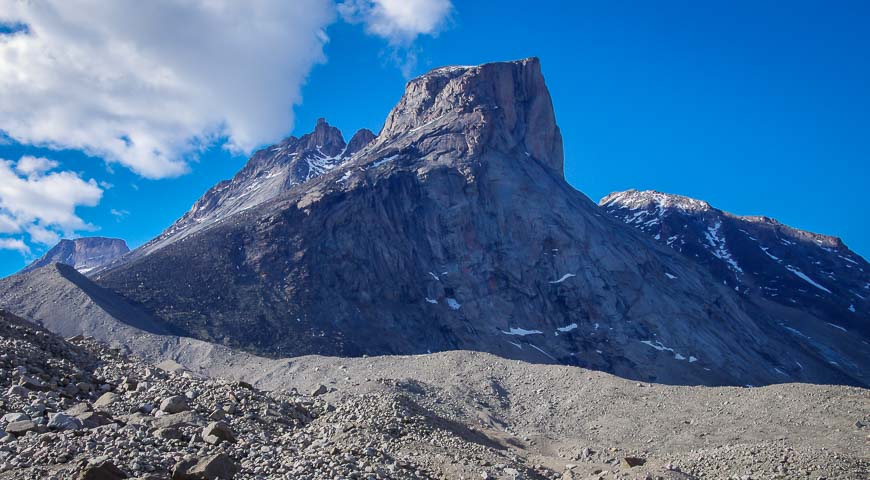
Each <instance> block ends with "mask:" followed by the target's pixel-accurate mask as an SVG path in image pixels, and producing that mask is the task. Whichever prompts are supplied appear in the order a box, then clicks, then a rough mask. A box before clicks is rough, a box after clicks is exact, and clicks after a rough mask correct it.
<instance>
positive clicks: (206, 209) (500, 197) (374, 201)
mask: <svg viewBox="0 0 870 480" xmlns="http://www.w3.org/2000/svg"><path fill="white" fill-rule="evenodd" d="M360 135H363V137H361V138H362V140H360V141H359V142H357V144H359V145H361V148H349V147H348V145H345V144H344V142H343V140H341V135H340V133H339V132H337V130H334V129H332V128H331V127H329V126H328V125H327V124H326V122H318V125H317V127H316V128H315V131H314V132H312V133H311V134H309V135H305V136H303V137H301V138H300V139H292V138H291V139H288V141H285V142H284V143H282V144H279V145H278V146H274V147H269V148H267V149H264V150H262V151H260V152H257V153H256V154H255V155H254V156H253V157H252V158H251V161H250V162H249V163H248V165H247V166H246V167H245V168H244V169H243V170H242V171H241V172H240V173H239V174H238V175H236V177H235V178H233V179H232V180H230V181H227V182H222V183H221V184H218V185H217V186H216V187H214V188H213V189H212V190H210V191H209V192H208V193H207V194H206V195H205V196H204V197H203V198H202V199H201V200H200V201H198V202H197V204H196V205H195V206H194V207H193V209H192V210H191V212H189V213H188V214H186V215H185V216H184V217H182V218H181V219H180V220H179V221H178V222H176V224H174V225H173V226H172V227H170V228H169V229H167V230H166V232H164V234H163V235H161V236H160V237H158V238H157V239H155V240H154V241H152V242H150V243H148V244H146V245H145V246H144V247H142V248H140V249H138V250H136V251H134V252H133V253H132V254H130V255H127V256H125V257H123V258H122V259H119V260H118V261H116V262H114V263H113V264H111V265H109V266H107V267H104V268H103V269H101V270H100V271H98V272H96V273H95V274H94V275H93V279H94V280H95V281H96V282H97V283H98V284H99V285H100V286H102V287H104V288H105V289H107V290H109V291H112V292H113V293H114V294H116V295H118V296H120V297H123V298H125V299H126V301H128V302H129V303H130V304H132V305H136V307H137V308H141V309H143V311H146V312H147V313H148V314H149V315H151V316H153V318H155V319H157V320H158V321H159V322H161V323H162V324H163V325H165V326H166V328H167V329H171V330H172V331H174V332H178V333H180V334H183V335H188V336H192V337H195V338H198V339H202V340H206V341H211V342H217V343H219V344H224V345H228V346H232V347H238V348H242V349H245V350H247V351H250V352H255V353H260V354H265V355H269V356H276V357H277V356H290V355H302V354H324V355H342V356H361V355H373V354H416V353H426V352H429V351H443V350H454V349H469V350H479V351H486V352H491V353H495V354H497V355H500V356H504V357H509V358H518V359H524V360H528V361H533V362H543V363H564V364H572V365H580V366H586V367H590V368H594V369H598V370H605V371H609V372H613V373H616V374H618V375H621V376H624V377H628V378H635V379H643V380H650V381H659V382H665V383H689V384H738V385H743V384H767V383H777V382H788V381H813V382H830V383H848V384H864V383H866V379H865V378H864V376H863V375H864V372H865V371H866V367H867V359H868V357H870V356H868V355H867V354H866V344H862V342H863V341H864V340H863V338H862V337H860V336H856V335H854V334H853V333H852V332H848V333H847V332H843V331H840V330H838V329H833V328H831V329H830V330H832V331H831V332H823V333H822V334H819V336H818V337H817V338H815V339H813V340H814V341H815V342H825V343H824V345H825V348H819V347H817V346H815V345H814V344H813V345H808V344H807V342H806V341H805V340H804V339H802V338H798V337H796V336H794V335H790V334H789V333H788V332H789V331H790V330H789V329H794V330H800V328H803V326H802V324H801V323H800V322H801V321H802V320H803V317H800V316H795V317H785V318H784V317H783V316H782V315H780V314H779V313H780V312H776V311H773V310H771V308H770V306H769V305H767V304H759V303H758V302H756V301H754V299H753V298H748V297H747V296H746V295H745V294H743V293H741V292H737V291H735V290H734V289H733V287H732V286H730V285H724V284H723V283H722V282H721V280H720V279H718V278H716V277H715V276H714V275H712V274H711V273H710V271H709V269H708V268H707V267H706V266H705V265H702V264H699V263H698V262H697V261H696V260H695V259H693V258H689V257H686V256H685V255H682V254H680V253H679V252H677V251H674V250H672V249H669V248H667V247H666V246H664V245H659V244H658V243H656V242H654V241H653V240H652V239H650V238H649V237H648V236H646V235H644V234H642V233H641V232H638V231H636V230H635V229H634V228H631V227H629V226H627V225H625V224H624V223H623V222H621V221H617V220H615V219H613V218H611V217H610V216H609V215H607V213H606V212H604V211H603V210H602V209H601V208H599V207H598V206H597V205H596V204H595V203H593V202H592V201H590V200H589V199H588V198H587V197H585V196H584V195H583V194H582V193H580V192H578V191H576V190H575V189H573V188H572V187H571V186H570V185H569V184H568V183H567V182H566V181H565V178H564V176H563V172H562V170H563V161H564V160H563V151H562V139H561V135H560V131H559V128H558V126H557V125H556V120H555V114H554V111H553V106H552V101H551V98H550V95H549V92H548V90H547V87H546V84H545V82H544V78H543V76H542V74H541V69H540V64H539V62H538V60H537V59H534V58H532V59H526V60H521V61H516V62H503V63H492V64H485V65H481V66H473V67H446V68H439V69H435V70H433V71H431V72H429V73H428V74H426V75H423V76H421V77H419V78H416V79H414V80H412V81H410V82H409V83H408V84H407V86H406V89H405V93H404V95H403V97H402V99H401V100H400V101H399V103H398V104H397V105H396V106H395V107H394V108H393V110H392V111H391V112H390V113H389V115H388V117H387V119H386V121H385V124H384V127H383V129H382V130H381V132H380V133H379V135H378V136H377V137H376V138H367V137H370V135H366V134H360ZM353 144H354V140H352V141H351V142H350V145H353ZM282 145H283V146H285V147H287V148H285V149H284V150H282V149H281V148H282ZM288 151H292V152H291V153H295V154H296V155H292V154H291V153H285V152H288ZM342 151H344V153H342ZM300 159H305V161H304V163H300V162H301V160H300ZM792 321H794V322H796V323H795V324H792V323H791V322H792ZM799 327H800V328H799Z"/></svg>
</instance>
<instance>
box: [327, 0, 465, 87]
mask: <svg viewBox="0 0 870 480" xmlns="http://www.w3.org/2000/svg"><path fill="white" fill-rule="evenodd" d="M338 11H339V13H340V14H341V16H342V18H344V19H345V21H347V22H350V23H362V24H363V25H364V26H365V30H366V32H367V33H369V34H371V35H376V36H378V37H381V38H383V39H385V40H386V41H387V42H388V43H389V45H390V46H391V47H392V48H393V58H394V60H396V62H397V63H398V64H399V66H400V67H401V68H402V72H403V73H404V74H405V76H406V77H407V76H409V74H410V72H411V70H413V68H414V67H415V66H416V63H417V51H416V49H415V48H414V46H413V43H414V41H415V40H416V39H417V38H418V37H419V36H421V35H437V34H438V32H439V31H440V30H441V28H442V27H443V26H444V23H445V22H446V21H447V19H448V18H449V16H450V13H451V12H452V11H453V4H452V3H451V1H450V0H345V1H344V2H342V3H340V4H339V5H338Z"/></svg>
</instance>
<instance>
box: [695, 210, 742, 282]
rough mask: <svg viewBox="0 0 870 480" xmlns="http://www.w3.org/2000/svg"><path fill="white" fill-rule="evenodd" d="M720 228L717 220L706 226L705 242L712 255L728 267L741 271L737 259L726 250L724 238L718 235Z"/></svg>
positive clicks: (720, 224) (720, 225) (720, 223)
mask: <svg viewBox="0 0 870 480" xmlns="http://www.w3.org/2000/svg"><path fill="white" fill-rule="evenodd" d="M721 228H722V221H721V220H717V221H716V224H715V225H712V226H710V227H708V228H707V231H705V232H704V236H705V237H707V243H708V244H709V245H710V247H712V253H713V256H715V257H716V258H718V259H720V260H722V261H724V262H725V263H726V264H728V268H730V269H731V270H734V271H735V272H737V273H743V269H742V268H740V265H738V264H737V261H736V260H734V258H733V257H732V256H731V252H730V251H728V246H727V245H726V244H725V238H724V237H722V236H720V235H719V229H721Z"/></svg>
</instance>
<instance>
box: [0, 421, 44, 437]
mask: <svg viewBox="0 0 870 480" xmlns="http://www.w3.org/2000/svg"><path fill="white" fill-rule="evenodd" d="M37 429H39V426H38V425H37V424H36V422H34V421H31V420H22V421H20V422H12V423H10V424H9V425H6V433H8V434H10V435H15V436H21V435H24V434H25V433H27V432H33V431H36V430H37Z"/></svg>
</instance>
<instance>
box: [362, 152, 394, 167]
mask: <svg viewBox="0 0 870 480" xmlns="http://www.w3.org/2000/svg"><path fill="white" fill-rule="evenodd" d="M397 158H399V156H398V155H390V156H389V157H385V158H382V159H380V160H378V161H376V162H375V163H373V164H372V166H371V167H369V168H378V167H380V166H381V165H383V164H385V163H387V162H392V161H393V160H395V159H397Z"/></svg>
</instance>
